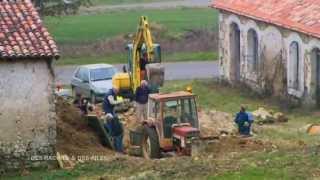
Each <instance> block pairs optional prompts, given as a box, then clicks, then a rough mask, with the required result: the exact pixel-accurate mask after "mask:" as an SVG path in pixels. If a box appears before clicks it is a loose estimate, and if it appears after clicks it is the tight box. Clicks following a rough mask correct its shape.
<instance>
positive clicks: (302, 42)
mask: <svg viewBox="0 0 320 180" xmlns="http://www.w3.org/2000/svg"><path fill="white" fill-rule="evenodd" d="M232 24H236V25H237V26H238V27H239V30H240V57H239V60H240V70H239V71H240V76H241V78H240V81H238V82H235V81H233V78H232V77H231V76H232V74H233V72H232V71H234V70H233V68H232V67H233V63H234V62H232V61H231V60H230V59H231V57H232V52H231V51H230V43H231V38H230V36H231V34H230V33H231V32H232V26H231V25H232ZM250 29H253V30H254V31H255V32H256V33H257V38H258V47H257V49H258V60H259V61H258V62H259V63H258V70H257V72H253V71H251V70H250V69H249V67H250V66H249V63H248V54H247V52H248V45H247V44H248V31H249V30H250ZM219 42H220V43H219V52H220V57H219V62H220V76H221V78H222V79H224V80H227V81H229V82H231V83H233V84H236V83H242V84H246V85H248V86H250V87H251V88H252V89H254V90H255V91H257V92H259V93H262V94H265V95H273V96H277V97H280V98H284V99H295V100H298V101H299V103H304V104H310V105H313V104H315V103H316V102H315V99H316V98H315V88H316V87H315V82H314V81H315V77H314V76H315V74H316V73H315V72H314V71H315V68H313V67H314V65H313V63H314V62H312V60H311V52H312V50H313V49H315V48H320V40H319V39H317V38H313V37H310V36H308V35H305V34H302V33H298V32H295V31H291V30H288V29H285V28H282V27H279V26H275V25H271V24H267V23H264V22H261V21H255V20H252V19H250V18H247V17H244V16H238V15H234V14H231V13H229V12H226V11H220V15H219ZM292 42H297V43H298V44H299V52H300V53H299V56H300V63H301V65H300V66H299V67H300V69H299V74H300V79H299V83H300V86H299V87H300V88H299V89H292V88H290V87H288V83H289V78H288V77H289V76H290V74H291V71H292V68H288V67H289V62H290V61H289V58H288V57H290V51H289V47H290V45H291V43H292Z"/></svg>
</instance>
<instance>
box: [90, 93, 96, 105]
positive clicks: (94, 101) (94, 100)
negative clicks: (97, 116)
mask: <svg viewBox="0 0 320 180" xmlns="http://www.w3.org/2000/svg"><path fill="white" fill-rule="evenodd" d="M96 101H97V99H96V95H95V94H94V92H91V94H90V102H91V104H96Z"/></svg>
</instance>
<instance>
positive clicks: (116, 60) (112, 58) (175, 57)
mask: <svg viewBox="0 0 320 180" xmlns="http://www.w3.org/2000/svg"><path fill="white" fill-rule="evenodd" d="M217 59H218V54H217V53H214V52H178V53H173V54H163V57H162V61H163V62H182V61H214V60H217ZM96 63H107V64H126V63H127V55H126V54H125V53H123V54H112V55H109V56H97V57H94V56H93V57H79V58H70V57H66V58H61V59H60V60H59V61H57V65H82V64H96Z"/></svg>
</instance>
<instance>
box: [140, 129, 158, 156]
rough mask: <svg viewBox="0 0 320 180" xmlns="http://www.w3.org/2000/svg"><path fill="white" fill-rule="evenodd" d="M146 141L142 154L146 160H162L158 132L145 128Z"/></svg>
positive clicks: (143, 144) (143, 143)
mask: <svg viewBox="0 0 320 180" xmlns="http://www.w3.org/2000/svg"><path fill="white" fill-rule="evenodd" d="M144 134H145V135H144V140H143V142H142V153H143V156H144V158H146V159H155V158H160V144H159V138H158V134H157V131H156V130H155V129H154V128H150V127H145V128H144Z"/></svg>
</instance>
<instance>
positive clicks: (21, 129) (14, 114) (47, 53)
mask: <svg viewBox="0 0 320 180" xmlns="http://www.w3.org/2000/svg"><path fill="white" fill-rule="evenodd" d="M57 58H58V51H57V47H56V44H55V42H54V41H53V39H52V38H51V37H50V35H49V33H48V31H47V30H46V28H45V27H43V25H42V22H41V20H40V18H39V15H38V13H37V12H36V11H35V9H34V7H33V6H32V3H31V1H29V0H17V1H13V0H7V1H6V0H4V1H0V169H5V168H18V167H19V168H20V167H21V166H25V167H30V166H38V165H41V164H43V163H42V162H44V161H41V159H44V158H42V157H45V158H47V157H46V156H49V155H53V154H54V145H55V137H56V135H55V134H56V119H55V107H54V97H53V90H54V89H53V88H54V74H53V73H54V72H53V67H52V64H51V63H52V61H53V60H54V59H57ZM38 160H39V161H38Z"/></svg>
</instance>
